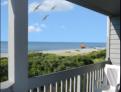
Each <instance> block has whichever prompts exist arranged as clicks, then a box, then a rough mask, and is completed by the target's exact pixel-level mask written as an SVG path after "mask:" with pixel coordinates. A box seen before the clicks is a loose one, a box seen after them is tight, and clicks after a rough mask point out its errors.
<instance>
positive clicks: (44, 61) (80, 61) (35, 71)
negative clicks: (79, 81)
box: [0, 50, 106, 81]
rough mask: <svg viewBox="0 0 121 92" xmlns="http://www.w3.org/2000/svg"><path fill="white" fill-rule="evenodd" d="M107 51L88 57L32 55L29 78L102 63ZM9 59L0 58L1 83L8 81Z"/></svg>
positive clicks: (93, 53)
mask: <svg viewBox="0 0 121 92" xmlns="http://www.w3.org/2000/svg"><path fill="white" fill-rule="evenodd" d="M105 54H106V51H105V50H101V51H94V52H91V53H89V54H86V55H76V56H57V55H55V54H42V53H31V54H29V55H28V58H29V68H28V70H29V77H33V76H38V75H44V74H49V73H52V72H57V71H62V70H67V69H71V68H75V67H79V66H82V65H88V64H93V63H95V62H101V61H104V59H105ZM7 61H8V60H7V58H0V81H5V80H7V76H8V70H7V69H8V64H7Z"/></svg>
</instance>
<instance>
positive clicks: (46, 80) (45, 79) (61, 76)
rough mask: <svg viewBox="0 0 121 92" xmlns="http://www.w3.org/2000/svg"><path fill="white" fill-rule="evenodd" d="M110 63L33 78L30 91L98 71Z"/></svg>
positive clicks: (30, 81) (30, 80)
mask: <svg viewBox="0 0 121 92" xmlns="http://www.w3.org/2000/svg"><path fill="white" fill-rule="evenodd" d="M108 63H110V62H108V61H106V62H101V63H96V64H90V65H85V66H81V67H78V68H74V69H70V70H65V71H60V72H56V73H52V74H48V75H42V76H35V77H32V78H29V81H28V82H29V83H28V84H29V87H28V88H29V89H32V88H36V87H38V86H43V85H49V84H50V83H51V84H53V83H56V82H57V81H61V80H65V79H69V78H71V77H74V76H77V75H81V74H86V73H89V72H91V71H94V70H98V69H99V68H104V66H105V64H108Z"/></svg>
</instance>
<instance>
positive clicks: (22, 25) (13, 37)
mask: <svg viewBox="0 0 121 92" xmlns="http://www.w3.org/2000/svg"><path fill="white" fill-rule="evenodd" d="M8 2H9V7H8V9H9V33H8V35H9V39H8V56H9V57H8V59H9V62H8V72H9V74H8V77H9V81H11V82H14V86H13V90H14V92H27V89H28V62H27V54H28V0H8Z"/></svg>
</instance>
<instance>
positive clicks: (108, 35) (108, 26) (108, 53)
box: [106, 16, 110, 61]
mask: <svg viewBox="0 0 121 92" xmlns="http://www.w3.org/2000/svg"><path fill="white" fill-rule="evenodd" d="M109 39H110V18H109V16H107V38H106V40H107V42H106V61H107V60H108V59H109V58H110V40H109Z"/></svg>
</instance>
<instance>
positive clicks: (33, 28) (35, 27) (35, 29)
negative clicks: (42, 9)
mask: <svg viewBox="0 0 121 92" xmlns="http://www.w3.org/2000/svg"><path fill="white" fill-rule="evenodd" d="M28 31H29V32H41V31H43V29H42V28H41V26H39V24H38V23H36V24H34V25H30V26H29V27H28Z"/></svg>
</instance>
